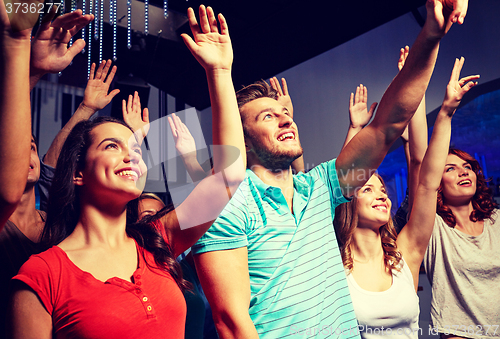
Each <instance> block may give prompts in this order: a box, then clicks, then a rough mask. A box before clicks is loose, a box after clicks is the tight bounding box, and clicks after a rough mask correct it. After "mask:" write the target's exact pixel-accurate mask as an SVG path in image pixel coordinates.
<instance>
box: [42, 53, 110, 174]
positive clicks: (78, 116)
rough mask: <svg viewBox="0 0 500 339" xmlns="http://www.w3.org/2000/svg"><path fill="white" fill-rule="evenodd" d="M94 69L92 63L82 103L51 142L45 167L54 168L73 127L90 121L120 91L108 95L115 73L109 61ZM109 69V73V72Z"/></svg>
mask: <svg viewBox="0 0 500 339" xmlns="http://www.w3.org/2000/svg"><path fill="white" fill-rule="evenodd" d="M95 67H96V65H95V64H94V63H93V64H92V66H91V67H90V75H89V80H88V82H87V87H86V88H85V93H84V95H83V101H82V102H81V103H80V106H78V109H77V110H76V111H75V113H74V114H73V115H72V116H71V118H70V119H69V120H68V122H67V123H66V125H64V127H63V128H62V129H61V130H60V131H59V133H57V135H56V137H55V138H54V140H53V141H52V144H51V145H50V147H49V150H48V151H47V154H46V155H45V159H44V163H45V164H46V165H49V166H51V167H56V164H57V158H59V153H61V149H62V146H63V145H64V142H65V141H66V138H67V137H68V135H69V133H70V132H71V130H72V129H73V127H75V125H76V124H77V123H79V122H80V121H82V120H88V119H90V117H91V116H92V115H94V114H95V113H96V112H97V111H98V110H101V109H103V108H104V107H106V106H107V105H108V104H109V103H110V102H111V100H112V99H113V98H114V97H115V95H117V94H118V93H119V92H120V90H118V89H115V90H113V91H111V92H110V93H109V94H108V90H109V86H110V85H111V82H112V81H113V78H114V76H115V73H116V66H113V67H112V68H111V60H108V61H107V62H106V61H103V62H101V64H100V65H99V68H98V69H97V71H95ZM110 68H111V71H109V69H110ZM94 72H95V74H94ZM108 72H109V74H108Z"/></svg>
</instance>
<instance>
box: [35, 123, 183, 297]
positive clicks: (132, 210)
mask: <svg viewBox="0 0 500 339" xmlns="http://www.w3.org/2000/svg"><path fill="white" fill-rule="evenodd" d="M105 123H116V124H120V125H123V126H125V127H127V128H129V129H130V130H131V131H132V129H131V128H130V126H128V125H127V124H126V123H125V122H123V121H122V120H118V119H115V118H111V117H98V118H96V119H94V120H86V121H81V122H79V123H78V124H77V125H76V126H75V127H74V128H73V130H72V131H71V132H70V134H69V135H68V137H67V139H66V142H65V143H64V145H63V147H62V149H61V153H60V155H59V158H58V160H57V167H56V172H55V174H54V180H53V182H52V186H51V188H50V191H49V203H48V207H47V222H46V223H45V227H44V229H43V232H42V239H41V243H42V245H43V246H44V248H50V247H52V246H54V245H57V244H59V243H60V242H61V241H63V240H64V239H66V238H67V237H68V236H69V235H70V234H71V233H72V232H73V231H74V229H75V227H76V225H77V223H78V220H79V218H80V197H79V195H80V193H79V191H80V188H79V186H77V185H75V184H74V182H73V176H74V173H75V172H77V171H78V170H81V169H83V168H84V167H85V160H86V155H87V151H88V148H89V146H90V145H91V144H92V142H93V139H92V138H93V135H92V130H93V129H94V128H96V127H97V126H99V125H102V124H105ZM137 208H138V199H134V200H132V201H130V202H129V203H128V204H127V226H126V232H127V235H128V236H130V237H132V238H134V239H135V241H136V242H137V243H138V244H139V246H140V247H142V248H144V249H145V250H147V251H149V252H150V253H152V254H153V256H154V259H155V263H156V265H157V266H158V267H159V268H160V269H161V270H163V271H165V272H168V273H169V274H170V275H171V276H172V278H173V279H174V280H175V282H176V283H177V285H178V286H179V287H180V288H181V290H185V289H186V287H188V285H187V282H186V281H185V280H183V279H182V271H181V268H180V265H179V264H178V263H177V262H176V260H175V258H174V257H173V256H174V252H173V250H172V248H171V247H170V245H169V244H168V243H167V242H165V240H164V239H163V237H162V234H161V231H160V230H159V229H158V227H157V226H155V225H158V223H159V222H160V221H159V219H160V218H161V217H162V216H164V215H165V214H167V213H169V212H170V211H172V210H173V208H172V207H171V206H170V207H165V208H164V209H163V210H162V211H161V213H158V214H157V215H156V216H154V217H151V218H144V219H142V220H140V221H138V220H137V219H138V218H137V216H138V214H137ZM146 262H147V261H146ZM147 264H148V266H150V267H151V263H148V262H147Z"/></svg>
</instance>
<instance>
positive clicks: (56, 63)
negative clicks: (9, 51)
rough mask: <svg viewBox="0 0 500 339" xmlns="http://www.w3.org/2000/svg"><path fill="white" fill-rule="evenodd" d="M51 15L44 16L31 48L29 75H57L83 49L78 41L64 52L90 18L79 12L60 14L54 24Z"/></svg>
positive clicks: (83, 45)
mask: <svg viewBox="0 0 500 339" xmlns="http://www.w3.org/2000/svg"><path fill="white" fill-rule="evenodd" d="M55 14H56V13H55V12H54V11H51V12H50V13H49V14H47V15H46V16H45V17H44V19H43V21H42V24H41V25H40V27H39V28H38V31H37V32H36V35H35V36H34V37H33V41H32V46H31V70H30V72H31V74H32V75H37V74H42V75H43V74H45V73H58V72H61V71H62V70H63V69H65V68H66V67H67V66H68V65H69V64H70V62H71V61H72V60H73V58H74V57H75V55H77V54H78V53H79V52H80V51H81V50H82V49H83V48H84V47H85V41H83V40H82V39H78V40H76V41H74V42H73V44H72V46H71V47H69V48H68V43H69V41H70V39H71V38H72V37H73V36H74V35H75V34H76V33H77V32H78V31H79V30H81V29H82V28H83V27H85V26H86V25H87V24H88V23H89V22H91V21H92V20H94V15H92V14H85V15H83V13H82V11H81V10H80V9H77V10H76V11H73V12H71V13H67V14H64V15H62V16H60V17H58V18H56V19H55V20H54V21H52V19H53V18H54V16H55Z"/></svg>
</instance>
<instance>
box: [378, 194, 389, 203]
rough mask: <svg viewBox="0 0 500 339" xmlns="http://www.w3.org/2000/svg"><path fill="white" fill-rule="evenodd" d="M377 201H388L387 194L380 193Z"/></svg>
mask: <svg viewBox="0 0 500 339" xmlns="http://www.w3.org/2000/svg"><path fill="white" fill-rule="evenodd" d="M377 200H380V201H383V202H385V201H386V200H387V193H385V192H382V191H380V192H379V194H378V197H377Z"/></svg>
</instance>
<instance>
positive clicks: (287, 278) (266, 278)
mask: <svg viewBox="0 0 500 339" xmlns="http://www.w3.org/2000/svg"><path fill="white" fill-rule="evenodd" d="M455 1H456V3H455V11H453V13H451V14H450V13H449V12H448V13H446V10H443V4H442V2H440V1H439V0H429V1H428V2H427V13H428V14H427V21H426V23H425V25H424V27H423V29H422V31H421V33H420V34H419V36H418V37H417V40H416V41H415V43H414V45H413V46H412V48H411V52H410V54H409V56H408V59H407V60H406V64H405V66H404V68H403V69H402V70H401V72H400V73H399V74H398V75H397V76H396V78H395V79H394V80H393V81H392V83H391V85H390V86H389V87H388V89H387V91H386V92H385V94H384V96H383V98H382V100H381V102H380V105H379V107H378V111H377V113H376V116H375V118H374V119H373V121H372V123H371V124H370V125H368V126H367V127H365V128H364V129H363V130H362V131H360V132H359V133H358V134H357V135H356V136H355V137H354V138H353V139H352V140H351V141H350V142H349V144H348V145H347V146H346V147H345V148H344V149H343V150H342V152H341V153H340V155H339V157H338V158H337V159H336V160H330V161H328V162H325V163H323V164H320V165H319V166H317V167H315V168H313V169H312V170H311V171H309V172H308V173H306V174H303V173H302V174H299V175H292V171H291V169H290V165H291V163H292V162H293V161H294V160H295V159H296V158H298V157H299V156H300V155H301V154H302V148H301V146H300V141H299V135H298V131H297V126H296V125H295V123H294V122H293V119H292V118H291V116H290V112H288V110H287V108H285V107H284V106H283V105H281V104H280V103H279V102H278V101H277V100H276V98H277V97H276V92H275V91H273V90H272V89H271V88H270V87H269V86H268V85H267V84H265V83H263V82H261V83H257V84H253V85H250V86H248V87H246V88H244V89H243V90H241V91H240V92H238V105H239V107H240V113H241V117H242V122H243V129H244V132H245V143H246V150H247V159H248V168H249V169H248V170H247V176H246V179H245V181H244V182H243V183H242V184H241V185H240V187H239V188H238V191H237V192H236V193H235V195H234V196H233V198H232V199H231V201H230V202H229V204H228V205H227V206H226V208H225V209H224V210H223V211H222V213H221V215H220V216H219V218H218V219H217V220H216V221H215V223H214V224H213V225H212V227H211V228H210V229H209V231H208V232H207V233H206V234H205V235H204V236H203V237H202V238H201V239H200V240H199V241H198V243H197V244H196V245H195V246H194V247H193V251H194V253H195V254H196V255H195V261H196V266H197V270H198V274H199V277H200V281H201V282H202V286H203V289H204V291H205V294H206V296H207V298H208V300H209V302H210V305H211V307H212V312H213V315H214V321H215V324H216V326H217V331H218V333H219V336H220V337H221V338H238V339H240V338H259V337H260V338H270V339H278V338H283V337H290V336H291V337H293V336H298V337H302V338H305V337H307V338H309V337H314V338H326V337H333V338H335V337H342V338H357V337H359V332H358V331H357V322H356V318H355V315H354V311H353V308H352V305H351V299H350V296H349V290H348V288H347V283H346V280H345V273H344V268H343V265H342V260H341V256H340V252H339V250H338V246H337V241H336V238H335V234H334V231H333V225H332V220H333V216H334V210H335V207H336V206H337V205H338V204H341V203H343V202H345V201H347V199H346V197H350V196H352V195H353V194H354V193H355V189H356V188H357V187H361V186H362V185H363V184H364V183H365V182H366V180H368V178H369V177H370V176H371V174H372V173H373V172H374V170H375V169H376V168H377V167H378V166H379V164H380V163H381V161H382V160H383V158H384V156H385V155H386V153H387V151H388V150H389V148H390V147H391V145H392V143H393V142H394V141H395V140H396V139H397V138H398V137H399V136H400V135H401V133H402V132H403V130H404V128H405V126H406V125H407V123H408V121H409V120H410V119H411V117H412V116H413V113H414V112H415V111H416V109H417V107H418V105H419V103H420V101H421V100H422V97H423V95H424V93H425V90H426V88H427V85H428V82H429V80H430V77H431V74H432V71H433V69H434V64H435V61H436V58H437V52H438V47H439V42H440V40H441V38H442V37H443V36H444V35H445V34H446V32H447V31H448V29H449V28H450V27H451V25H452V23H453V22H457V21H458V22H459V23H462V22H463V17H464V16H465V11H466V9H467V1H466V0H455Z"/></svg>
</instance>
